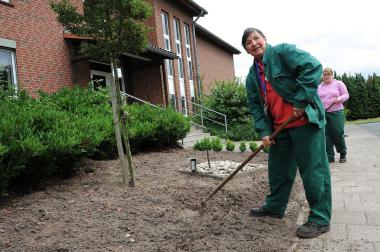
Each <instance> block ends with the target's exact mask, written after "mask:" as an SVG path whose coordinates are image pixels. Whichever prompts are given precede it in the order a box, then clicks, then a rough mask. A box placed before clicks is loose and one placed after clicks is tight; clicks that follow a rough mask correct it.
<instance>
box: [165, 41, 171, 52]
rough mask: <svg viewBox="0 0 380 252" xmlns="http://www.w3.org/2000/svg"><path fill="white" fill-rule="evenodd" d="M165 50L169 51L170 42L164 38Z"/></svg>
mask: <svg viewBox="0 0 380 252" xmlns="http://www.w3.org/2000/svg"><path fill="white" fill-rule="evenodd" d="M165 49H166V50H168V51H170V42H169V39H166V38H165Z"/></svg>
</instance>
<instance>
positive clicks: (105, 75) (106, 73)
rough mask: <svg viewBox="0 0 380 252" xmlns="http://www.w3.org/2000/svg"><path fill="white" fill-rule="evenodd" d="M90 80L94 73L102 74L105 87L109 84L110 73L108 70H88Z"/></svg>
mask: <svg viewBox="0 0 380 252" xmlns="http://www.w3.org/2000/svg"><path fill="white" fill-rule="evenodd" d="M90 75H91V80H92V77H93V76H94V75H99V76H103V77H104V78H105V79H106V87H109V86H110V85H111V78H112V74H111V73H108V72H103V71H98V70H90Z"/></svg>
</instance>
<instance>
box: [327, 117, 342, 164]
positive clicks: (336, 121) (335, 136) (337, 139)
mask: <svg viewBox="0 0 380 252" xmlns="http://www.w3.org/2000/svg"><path fill="white" fill-rule="evenodd" d="M326 121H327V124H326V132H325V133H326V151H327V158H328V159H329V160H334V156H335V153H334V146H335V148H336V151H337V152H338V153H340V154H343V155H345V154H346V153H347V147H346V142H345V141H344V121H345V116H344V111H343V110H338V111H334V112H328V113H326Z"/></svg>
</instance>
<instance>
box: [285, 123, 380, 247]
mask: <svg viewBox="0 0 380 252" xmlns="http://www.w3.org/2000/svg"><path fill="white" fill-rule="evenodd" d="M345 133H346V134H347V135H348V137H347V138H346V144H347V149H348V151H347V163H344V164H341V163H338V162H335V163H333V164H331V179H332V193H333V195H332V198H333V214H332V219H331V231H330V232H328V233H326V234H323V235H321V236H319V237H318V238H314V239H299V240H298V243H297V245H296V246H295V247H294V248H293V249H292V250H293V251H308V252H309V251H339V252H340V251H363V252H364V251H365V252H373V251H374V252H380V137H379V136H378V135H375V134H372V133H370V132H369V131H366V130H365V129H364V128H362V127H360V126H357V125H348V126H346V129H345ZM338 159H339V156H338V155H337V156H336V157H335V160H338ZM307 211H308V210H307ZM306 217H307V213H306V214H303V215H301V220H300V222H302V221H304V219H305V218H306ZM299 224H301V223H299Z"/></svg>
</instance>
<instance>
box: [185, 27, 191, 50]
mask: <svg viewBox="0 0 380 252" xmlns="http://www.w3.org/2000/svg"><path fill="white" fill-rule="evenodd" d="M185 36H186V44H188V45H190V29H189V26H187V25H185Z"/></svg>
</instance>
